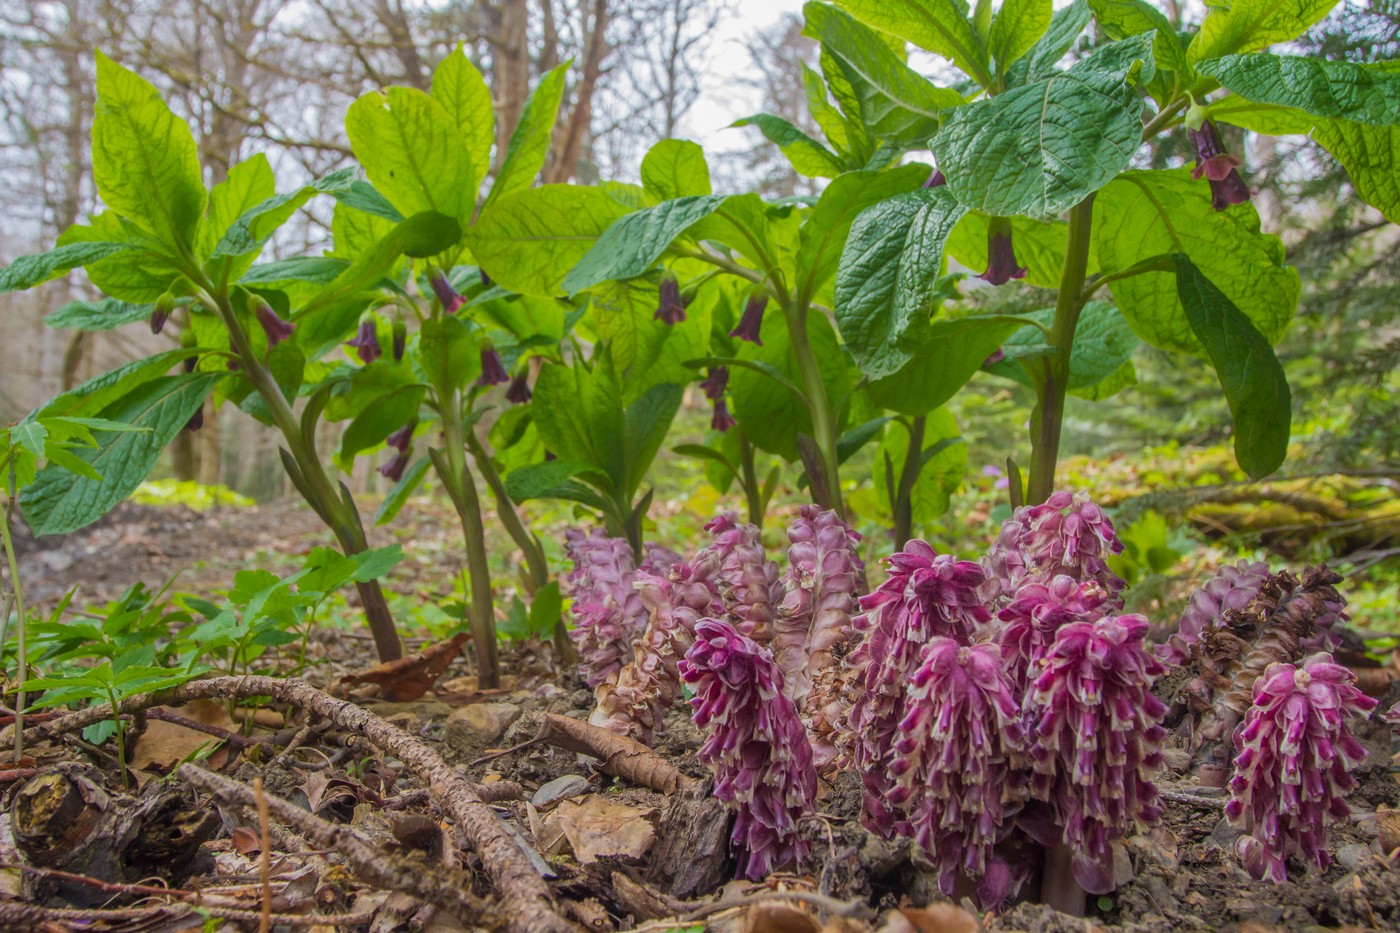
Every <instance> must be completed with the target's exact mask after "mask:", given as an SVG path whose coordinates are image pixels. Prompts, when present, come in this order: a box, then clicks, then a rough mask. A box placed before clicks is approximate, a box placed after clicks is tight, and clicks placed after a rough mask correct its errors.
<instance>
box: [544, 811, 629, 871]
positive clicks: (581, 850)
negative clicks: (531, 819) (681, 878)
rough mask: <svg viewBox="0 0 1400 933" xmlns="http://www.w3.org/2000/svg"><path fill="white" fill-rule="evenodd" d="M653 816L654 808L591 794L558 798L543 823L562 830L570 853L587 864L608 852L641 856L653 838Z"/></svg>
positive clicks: (625, 855)
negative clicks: (641, 806) (557, 801)
mask: <svg viewBox="0 0 1400 933" xmlns="http://www.w3.org/2000/svg"><path fill="white" fill-rule="evenodd" d="M655 816H656V810H655V808H647V809H642V808H640V807H630V806H628V805H627V804H625V803H618V802H616V801H613V800H608V799H607V798H606V797H602V796H600V795H598V794H591V795H589V796H587V797H584V798H582V799H581V800H565V801H562V802H561V803H560V804H559V806H558V807H556V808H555V810H554V812H553V813H551V814H549V816H547V817H545V819H544V827H545V829H546V831H548V830H550V829H552V828H556V827H557V828H558V829H559V830H560V831H562V832H563V833H564V838H566V839H567V840H568V841H569V846H570V848H572V849H573V850H574V857H575V858H577V859H578V861H579V863H580V864H582V865H588V864H590V863H592V862H595V861H597V860H598V859H599V858H602V857H603V856H608V855H614V856H621V857H625V858H641V857H642V856H643V855H645V854H646V852H647V850H648V849H650V848H651V844H652V843H653V842H655V841H656V827H655V826H654V825H653V824H652V819H653V818H654V817H655Z"/></svg>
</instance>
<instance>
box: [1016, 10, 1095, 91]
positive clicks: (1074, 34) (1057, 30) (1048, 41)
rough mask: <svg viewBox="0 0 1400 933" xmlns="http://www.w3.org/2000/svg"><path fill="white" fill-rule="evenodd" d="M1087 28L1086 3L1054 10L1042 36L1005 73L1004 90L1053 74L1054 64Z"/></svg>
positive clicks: (1087, 14)
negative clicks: (1005, 87)
mask: <svg viewBox="0 0 1400 933" xmlns="http://www.w3.org/2000/svg"><path fill="white" fill-rule="evenodd" d="M1087 25H1089V4H1088V0H1074V2H1073V3H1071V4H1070V5H1069V6H1066V7H1062V8H1061V9H1059V10H1057V11H1055V15H1054V16H1053V17H1051V18H1050V28H1049V29H1047V30H1046V31H1045V35H1043V36H1041V37H1040V40H1039V41H1037V42H1036V44H1035V45H1033V46H1031V48H1030V51H1028V52H1027V53H1026V54H1025V55H1024V56H1022V57H1021V58H1020V59H1018V60H1017V61H1016V62H1014V63H1013V64H1012V65H1011V67H1010V69H1008V70H1007V73H1006V85H1007V87H1020V86H1021V85H1023V84H1029V83H1031V82H1032V81H1039V80H1040V79H1041V78H1044V77H1046V76H1047V75H1049V74H1051V73H1052V72H1054V70H1055V65H1056V64H1057V63H1058V62H1059V61H1060V59H1062V58H1064V57H1065V54H1066V53H1067V52H1069V50H1070V49H1071V48H1073V47H1074V45H1075V43H1076V42H1078V41H1079V37H1080V35H1081V34H1082V33H1083V32H1084V27H1085V26H1087Z"/></svg>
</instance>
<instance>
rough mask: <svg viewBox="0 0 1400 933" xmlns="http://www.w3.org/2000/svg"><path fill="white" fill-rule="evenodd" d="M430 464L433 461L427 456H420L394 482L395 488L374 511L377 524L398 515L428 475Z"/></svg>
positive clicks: (391, 519) (388, 520)
mask: <svg viewBox="0 0 1400 933" xmlns="http://www.w3.org/2000/svg"><path fill="white" fill-rule="evenodd" d="M430 466H432V463H431V462H430V461H429V460H428V458H427V457H419V458H418V459H417V460H415V461H413V463H412V464H410V465H409V467H408V469H407V470H405V471H404V474H403V478H401V479H400V480H399V481H398V482H397V483H395V484H394V488H393V489H391V490H389V494H388V495H387V496H385V497H384V501H383V502H381V503H379V511H377V512H375V513H374V523H375V524H376V525H387V524H389V523H390V522H392V521H393V520H394V519H395V518H397V517H398V514H399V512H401V511H402V510H403V507H404V506H405V505H407V504H408V499H409V497H410V496H412V495H413V493H414V491H415V490H417V488H418V487H419V486H420V485H421V484H422V482H423V477H424V476H427V475H428V467H430Z"/></svg>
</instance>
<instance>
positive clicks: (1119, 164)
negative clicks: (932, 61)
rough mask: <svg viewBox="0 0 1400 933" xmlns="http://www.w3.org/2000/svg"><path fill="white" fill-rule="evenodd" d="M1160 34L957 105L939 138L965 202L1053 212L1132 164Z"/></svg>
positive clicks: (1044, 214)
mask: <svg viewBox="0 0 1400 933" xmlns="http://www.w3.org/2000/svg"><path fill="white" fill-rule="evenodd" d="M1151 42H1152V37H1151V36H1146V35H1144V36H1137V37H1134V38H1132V39H1126V40H1124V41H1122V42H1115V43H1112V44H1109V45H1105V46H1102V47H1101V48H1099V49H1098V50H1097V51H1095V52H1094V54H1092V55H1090V56H1089V57H1088V58H1086V59H1084V60H1083V61H1081V62H1079V63H1078V64H1077V65H1075V66H1074V67H1073V68H1071V69H1070V70H1069V71H1066V72H1062V73H1058V74H1055V75H1052V76H1051V77H1049V78H1046V79H1045V80H1043V81H1038V82H1036V83H1035V84H1028V85H1026V86H1024V87H1018V88H1014V89H1012V90H1010V91H1007V92H1006V93H1005V94H1001V95H998V96H996V97H992V98H988V99H985V100H979V101H976V102H974V103H971V104H968V105H967V106H965V107H959V108H957V109H956V110H952V111H949V112H948V114H947V115H946V117H945V119H944V122H943V128H942V129H941V130H939V131H938V135H937V136H935V137H934V138H933V140H932V142H931V143H930V146H931V148H932V149H933V153H934V157H935V158H936V159H937V161H938V166H939V168H940V169H941V170H942V171H943V173H944V175H945V176H946V177H947V179H948V188H949V190H950V191H952V193H953V196H954V197H956V198H957V199H958V201H959V202H961V203H962V204H964V205H965V206H967V207H971V208H975V209H977V210H981V211H985V212H987V213H988V214H994V215H999V216H1007V217H1009V216H1011V215H1014V214H1022V215H1025V216H1027V217H1031V218H1034V219H1036V220H1050V219H1053V218H1054V217H1056V216H1058V215H1059V214H1061V213H1063V212H1064V211H1066V210H1068V209H1069V208H1071V207H1073V206H1074V205H1075V204H1078V203H1079V202H1080V201H1082V200H1084V198H1085V197H1086V196H1087V195H1089V194H1090V193H1092V192H1094V191H1096V190H1098V189H1099V188H1101V187H1103V186H1104V185H1106V184H1107V183H1108V182H1109V181H1111V180H1112V179H1113V178H1114V177H1115V176H1116V175H1117V174H1118V173H1119V172H1121V171H1122V170H1123V169H1124V168H1126V167H1127V165H1128V162H1129V161H1130V160H1131V159H1132V156H1133V153H1134V152H1136V151H1137V149H1138V146H1139V145H1140V143H1141V136H1142V121H1141V114H1142V102H1141V99H1140V98H1139V97H1138V94H1137V89H1136V88H1135V87H1134V85H1133V84H1132V83H1130V81H1129V79H1130V77H1133V76H1134V75H1136V78H1137V80H1138V81H1146V80H1147V79H1149V78H1150V77H1151V72H1152V50H1151Z"/></svg>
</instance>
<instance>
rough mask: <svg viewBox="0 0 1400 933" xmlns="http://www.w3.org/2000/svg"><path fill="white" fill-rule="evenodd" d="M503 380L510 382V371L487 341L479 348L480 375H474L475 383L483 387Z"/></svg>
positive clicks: (496, 384)
mask: <svg viewBox="0 0 1400 933" xmlns="http://www.w3.org/2000/svg"><path fill="white" fill-rule="evenodd" d="M504 382H510V373H508V372H506V367H505V364H504V363H502V362H501V354H500V353H499V352H498V351H497V350H496V348H495V347H494V346H492V345H491V344H489V343H488V344H486V345H484V346H483V347H482V348H481V375H480V376H477V377H476V384H477V385H479V386H482V387H485V386H498V385H500V384H502V383H504Z"/></svg>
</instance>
